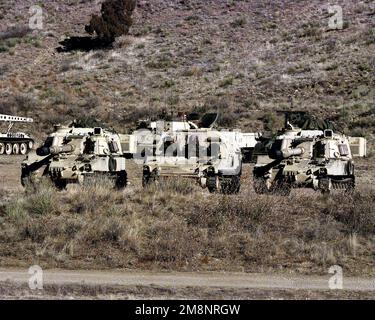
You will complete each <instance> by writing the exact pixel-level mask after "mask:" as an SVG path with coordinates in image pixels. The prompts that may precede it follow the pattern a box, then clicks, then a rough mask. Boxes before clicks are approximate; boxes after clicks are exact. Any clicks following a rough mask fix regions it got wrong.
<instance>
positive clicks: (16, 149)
mask: <svg viewBox="0 0 375 320" xmlns="http://www.w3.org/2000/svg"><path fill="white" fill-rule="evenodd" d="M12 149H13V151H12V152H13V154H19V153H20V146H19V144H18V143H15V144H14V145H13V146H12Z"/></svg>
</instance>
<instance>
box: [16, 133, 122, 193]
mask: <svg viewBox="0 0 375 320" xmlns="http://www.w3.org/2000/svg"><path fill="white" fill-rule="evenodd" d="M41 176H48V177H49V178H50V179H51V180H52V181H53V183H54V184H55V185H56V187H57V188H59V189H64V188H65V187H66V186H67V184H68V183H80V184H82V183H84V182H85V181H86V180H88V179H90V178H92V177H96V176H105V177H109V178H110V179H112V180H113V182H114V185H115V186H116V187H117V188H124V187H125V186H126V184H127V173H126V170H125V158H124V156H123V154H122V149H121V140H120V136H119V135H118V134H116V133H113V132H110V131H108V130H105V129H103V128H100V127H97V128H75V127H63V126H56V127H55V132H54V133H52V134H51V135H50V136H49V137H48V138H47V139H46V141H45V142H44V145H43V146H42V147H40V148H38V149H37V150H36V153H33V154H30V155H28V156H27V158H26V159H25V160H24V161H23V163H22V177H21V180H22V184H23V185H24V186H26V185H27V184H30V183H35V182H37V181H38V178H40V177H41Z"/></svg>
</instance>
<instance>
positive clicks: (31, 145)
mask: <svg viewBox="0 0 375 320" xmlns="http://www.w3.org/2000/svg"><path fill="white" fill-rule="evenodd" d="M28 145H29V150H31V149H32V148H33V147H34V142H33V141H29V143H28Z"/></svg>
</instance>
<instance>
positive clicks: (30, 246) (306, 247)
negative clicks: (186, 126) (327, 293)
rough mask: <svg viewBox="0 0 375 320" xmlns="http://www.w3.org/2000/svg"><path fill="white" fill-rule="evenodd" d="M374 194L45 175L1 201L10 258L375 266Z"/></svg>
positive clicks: (205, 266)
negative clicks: (268, 192) (226, 190)
mask: <svg viewBox="0 0 375 320" xmlns="http://www.w3.org/2000/svg"><path fill="white" fill-rule="evenodd" d="M374 197H375V193H374V191H373V190H364V191H361V193H359V192H357V193H354V194H353V195H352V196H348V195H345V194H336V195H333V196H332V197H323V196H320V195H316V194H311V193H309V192H304V191H296V192H295V193H293V194H292V196H290V197H277V196H260V195H256V194H255V193H254V192H253V191H252V190H251V189H247V188H245V189H244V190H243V191H242V192H241V194H239V195H237V196H222V195H209V194H208V193H205V192H204V193H202V192H201V191H200V189H199V187H197V186H195V185H192V184H191V183H190V182H186V181H185V180H172V181H171V183H166V184H165V185H156V186H150V187H149V188H146V189H145V190H143V189H137V187H136V188H135V189H133V190H125V191H123V192H118V191H112V190H111V189H110V188H106V187H105V182H103V181H101V182H100V183H98V182H97V181H93V183H92V184H89V185H87V186H84V187H73V188H70V189H69V190H68V191H65V192H59V193H58V192H57V191H55V190H53V188H52V187H51V186H50V185H48V184H47V185H45V184H44V185H42V186H40V187H39V188H38V189H37V190H36V191H35V192H32V193H26V195H25V196H24V197H22V198H14V199H10V200H8V201H7V202H6V204H5V205H4V206H3V207H2V209H1V216H0V221H1V224H0V229H1V232H0V251H1V255H2V256H4V257H5V259H3V260H2V265H9V264H11V261H16V260H17V259H18V260H19V261H23V262H24V263H31V262H38V263H40V264H41V265H43V266H49V267H56V266H59V267H69V268H81V267H85V268H90V267H91V268H124V267H126V268H143V269H149V268H154V269H155V268H156V269H176V270H231V271H235V270H237V271H241V270H245V271H251V272H255V271H258V272H260V271H265V270H273V271H277V270H284V269H287V270H294V271H296V272H303V273H320V272H325V271H326V269H327V268H328V267H329V266H330V265H332V264H340V265H343V266H344V268H345V270H346V272H348V273H353V274H356V273H360V272H362V273H372V271H373V270H372V271H371V268H370V267H369V266H371V261H372V259H373V258H372V253H371V252H372V251H371V248H372V246H373V245H374V233H375V228H374V221H375V219H374V217H375V210H374V208H373V206H371V203H373V200H374ZM9 246H11V247H13V248H14V249H13V250H11V251H7V248H8V247H9Z"/></svg>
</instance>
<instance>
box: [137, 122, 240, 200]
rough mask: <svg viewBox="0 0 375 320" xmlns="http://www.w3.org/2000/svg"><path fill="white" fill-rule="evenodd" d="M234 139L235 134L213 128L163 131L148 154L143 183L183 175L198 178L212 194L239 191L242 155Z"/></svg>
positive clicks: (146, 183)
mask: <svg viewBox="0 0 375 320" xmlns="http://www.w3.org/2000/svg"><path fill="white" fill-rule="evenodd" d="M233 139H234V135H233V134H232V135H230V134H228V133H226V134H222V133H221V132H220V131H216V130H211V129H209V130H205V129H190V130H186V131H176V132H170V133H165V134H163V135H162V136H161V137H160V139H159V140H158V143H156V144H155V145H154V148H153V150H152V154H149V155H146V158H145V161H144V165H143V185H144V186H147V185H149V184H150V183H153V182H155V181H160V180H161V179H160V178H168V177H181V178H192V179H195V180H196V181H197V182H198V183H199V184H200V186H201V187H202V188H208V190H209V191H210V192H211V193H213V192H222V193H224V194H234V193H238V192H239V190H240V186H241V173H242V155H241V150H240V149H239V148H238V147H237V146H236V144H235V143H234V142H233ZM164 180H165V179H164Z"/></svg>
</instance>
